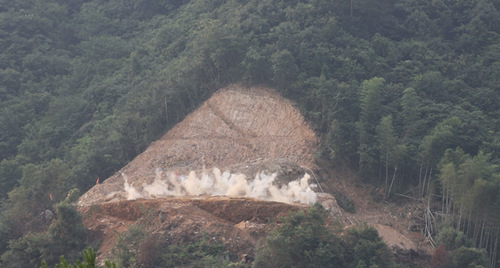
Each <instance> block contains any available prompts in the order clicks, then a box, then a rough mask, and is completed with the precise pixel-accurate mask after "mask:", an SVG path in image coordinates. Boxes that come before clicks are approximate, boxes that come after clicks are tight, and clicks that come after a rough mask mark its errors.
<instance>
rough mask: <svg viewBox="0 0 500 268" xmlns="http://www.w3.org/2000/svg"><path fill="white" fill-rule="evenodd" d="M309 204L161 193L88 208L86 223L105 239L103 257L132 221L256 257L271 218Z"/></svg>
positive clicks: (167, 234)
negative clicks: (160, 196) (160, 194)
mask: <svg viewBox="0 0 500 268" xmlns="http://www.w3.org/2000/svg"><path fill="white" fill-rule="evenodd" d="M301 208H304V206H302V205H290V204H285V203H279V202H268V201H261V200H256V199H249V198H227V197H200V198H158V199H147V200H146V199H140V200H129V201H118V202H111V203H104V204H101V205H95V206H91V207H86V208H84V209H82V213H83V215H84V217H83V223H84V225H85V227H86V228H88V229H89V230H90V231H92V232H93V233H94V235H95V236H97V237H99V238H100V239H101V241H102V244H101V246H100V248H99V252H101V253H103V255H101V256H99V259H101V260H102V259H106V258H107V257H109V256H107V254H109V252H110V251H111V248H112V247H113V245H114V244H115V242H116V241H117V239H118V236H119V234H120V233H122V232H124V231H126V230H128V229H129V228H130V227H131V226H134V225H135V226H141V228H143V229H144V230H146V231H148V232H150V233H153V234H158V235H164V236H165V237H166V238H165V237H164V239H168V241H170V242H171V244H177V243H179V242H181V241H197V240H201V239H202V238H203V236H205V237H208V238H209V239H213V240H214V241H217V242H220V243H222V244H223V245H224V246H225V248H226V249H228V250H229V251H230V252H229V253H230V254H231V255H232V256H236V257H239V256H241V255H242V254H247V255H248V256H253V249H254V247H255V244H256V243H257V241H258V239H260V238H262V237H263V236H264V235H265V234H266V233H267V231H268V229H269V225H268V223H269V220H271V219H277V218H278V217H279V216H285V215H287V214H288V213H290V212H292V211H297V210H299V209H301Z"/></svg>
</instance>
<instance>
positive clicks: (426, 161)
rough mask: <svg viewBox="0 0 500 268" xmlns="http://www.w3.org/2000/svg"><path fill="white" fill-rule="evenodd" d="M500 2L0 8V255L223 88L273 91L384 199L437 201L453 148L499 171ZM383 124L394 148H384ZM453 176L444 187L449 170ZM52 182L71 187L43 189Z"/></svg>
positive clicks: (330, 154) (489, 188)
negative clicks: (71, 193) (400, 196)
mask: <svg viewBox="0 0 500 268" xmlns="http://www.w3.org/2000/svg"><path fill="white" fill-rule="evenodd" d="M499 7H500V6H499V5H498V3H497V2H495V1H493V2H491V1H484V0H474V1H431V2H429V1H403V0H390V1H385V2H384V1H368V0H360V1H347V0H341V1H323V0H306V1H284V0H278V1H258V0H250V1H202V0H192V1H156V0H155V1H144V0H141V1H120V0H110V1H98V0H89V1H76V0H68V1H56V0H48V1H34V2H33V1H31V2H30V1H20V0H13V1H1V2H0V40H1V41H0V189H1V191H0V195H1V197H0V199H4V198H6V199H5V200H4V202H2V209H1V210H2V211H0V212H1V213H2V218H1V220H0V222H2V223H1V224H0V227H1V228H2V230H0V236H1V237H2V239H0V240H1V242H0V250H1V251H3V250H5V249H6V247H5V246H2V245H1V244H4V245H6V243H7V242H6V241H8V240H10V239H17V238H19V237H21V236H22V235H23V234H24V233H25V231H26V230H22V228H19V226H22V224H19V223H20V222H23V221H24V222H25V221H28V219H29V218H31V217H34V216H36V215H37V214H38V213H40V212H41V211H43V210H45V209H46V208H48V207H49V206H50V205H51V203H50V202H49V201H48V200H47V198H46V197H47V196H48V194H49V193H50V192H52V194H53V195H54V197H55V199H56V200H57V201H56V202H58V201H61V200H62V199H63V198H64V197H65V196H66V194H67V191H68V190H69V189H72V188H73V187H78V188H79V189H80V190H81V191H82V192H85V191H87V190H88V189H89V188H90V187H92V186H93V185H94V182H95V180H96V178H97V177H100V178H107V177H108V176H110V175H111V174H113V173H114V172H116V170H118V169H119V168H121V167H122V166H124V165H125V164H126V163H127V162H128V161H130V160H131V159H133V158H134V157H135V156H136V155H137V154H139V153H140V152H142V151H143V150H144V149H145V148H146V146H148V145H149V144H150V143H151V142H152V141H154V140H155V139H157V138H158V137H160V136H161V135H162V134H163V133H165V131H166V130H168V129H169V128H170V127H172V126H173V125H174V124H175V123H177V122H179V121H180V120H182V119H183V118H184V116H185V115H186V114H187V113H188V112H190V111H192V110H193V109H195V108H196V107H198V106H199V105H200V104H201V102H202V101H203V100H205V99H206V98H208V97H209V96H210V95H211V94H212V93H213V92H214V91H215V90H217V89H218V88H220V87H223V86H225V85H227V84H229V83H239V82H242V81H243V82H244V83H247V84H250V85H267V86H271V87H275V88H277V89H279V91H280V92H281V93H282V94H283V95H284V96H285V97H288V98H290V99H292V100H293V101H294V102H296V103H297V105H298V106H299V107H300V108H301V109H302V111H304V114H305V115H306V116H307V118H308V119H309V121H310V122H311V124H312V125H313V126H314V127H315V129H316V130H317V132H318V134H319V135H320V138H321V142H322V144H321V146H320V147H321V148H323V149H324V151H323V152H321V153H322V156H325V157H327V158H329V160H332V163H336V164H347V165H350V167H353V168H355V169H359V171H360V174H361V175H362V176H363V177H365V178H367V179H368V181H370V182H372V183H374V184H376V186H377V187H380V186H381V185H380V184H381V183H382V182H381V180H377V179H376V177H377V176H381V175H378V174H381V173H382V172H378V171H379V170H380V169H381V167H385V171H384V172H385V174H383V175H385V177H386V181H389V180H388V179H389V178H391V180H390V181H391V183H390V184H389V188H390V192H401V191H403V190H404V191H406V190H408V189H413V188H415V187H416V186H421V187H423V186H424V185H428V186H429V185H432V186H433V187H436V189H435V190H436V192H438V191H440V189H439V188H438V187H439V186H440V185H438V184H434V182H435V181H434V179H433V176H435V174H436V172H435V171H436V168H438V165H439V160H440V159H441V157H442V156H443V154H444V152H445V151H446V150H447V149H453V150H454V149H455V148H456V147H461V148H462V149H463V150H464V152H465V154H469V155H470V156H474V155H477V154H478V153H479V152H480V151H481V150H482V151H483V152H484V154H485V155H488V154H491V160H489V161H490V162H491V163H498V162H499V157H500V154H499V153H498V151H499V148H500V145H499V144H500V142H498V140H499V137H498V135H497V134H496V133H498V130H499V129H498V126H499V125H500V124H499V121H498V120H499V119H498V118H500V114H499V112H498V108H497V106H498V105H497V103H498V101H500V93H499V92H500V90H499V89H500V88H499V86H498V85H500V81H499V80H498V77H500V75H499V74H500V73H499V71H498V70H500V68H499V65H498V62H499V61H500V53H499V51H500V50H499V46H498V44H499V43H500V42H499V40H500V31H499V27H497V25H498V24H499V23H500V21H499V18H500V16H499ZM389 116H391V117H392V131H389V132H387V131H386V132H384V133H385V134H387V133H390V134H391V135H385V137H390V138H391V139H386V140H385V141H386V142H385V145H387V144H388V142H387V141H388V140H392V138H393V139H394V140H396V141H397V142H396V144H394V147H392V148H388V147H387V146H385V147H384V146H382V145H384V142H382V140H383V139H382V136H384V135H382V134H383V133H382V132H383V131H382V129H385V130H389V129H390V128H389V124H387V123H388V118H389ZM382 118H385V120H384V122H382V121H381V119H382ZM381 123H384V124H381ZM383 125H385V126H386V127H385V128H382V126H383ZM377 126H381V127H380V128H379V132H378V133H379V136H377ZM381 147H384V148H385V150H382V149H381ZM388 152H389V154H388ZM391 154H392V157H388V155H389V156H390V155H391ZM54 159H58V160H56V161H62V163H64V165H66V167H63V165H59V164H57V163H53V162H52V161H54ZM474 163H475V162H474ZM56 164H57V165H56ZM49 166H51V167H50V168H51V169H52V168H54V170H58V171H57V172H54V173H53V175H54V176H52V175H50V176H49V175H48V174H49V170H48V169H47V168H48V167H49ZM443 167H444V165H443ZM455 169H456V170H458V169H459V168H458V167H455ZM388 170H389V171H388ZM456 170H455V171H456ZM59 171H60V172H61V174H63V175H60V176H59V175H57V174H59ZM432 171H434V172H432ZM21 172H22V174H21ZM447 172H448V175H449V176H448V178H449V180H448V181H451V177H452V176H451V175H452V174H453V172H452V170H451V166H449V167H448V171H447ZM458 174H459V173H458ZM387 175H390V176H387ZM47 176H49V179H48V180H47V178H48V177H47ZM495 176H497V175H494V174H493V175H492V176H490V177H489V178H483V180H479V178H475V179H474V182H475V183H472V184H470V183H469V184H467V185H468V187H472V188H471V189H474V192H475V193H481V195H478V194H473V195H470V196H469V197H468V198H469V199H468V202H471V200H472V199H470V198H472V197H474V198H477V197H481V198H480V199H481V200H482V201H488V202H492V204H495V202H497V201H496V199H495V198H494V197H493V196H494V194H493V193H496V191H497V190H498V189H497V186H496V185H497V184H498V183H496V180H495V179H492V178H493V177H495ZM50 177H54V181H58V183H59V182H61V177H65V178H67V179H63V181H64V183H63V184H62V185H63V186H62V187H60V188H59V190H53V185H58V183H52V182H50V181H52V178H50ZM440 181H441V180H440ZM454 181H455V182H456V183H458V182H459V180H454ZM422 182H424V183H422ZM393 183H394V184H393ZM425 183H427V184H425ZM386 184H388V183H386ZM443 185H444V184H443ZM390 186H393V187H392V188H391V187H390ZM445 187H448V188H447V189H449V190H450V191H452V188H449V187H451V186H445ZM457 187H458V186H457ZM386 188H387V187H386ZM426 191H427V190H426V189H420V193H426ZM449 194H450V196H449V197H451V195H458V194H459V193H458V192H454V190H453V192H450V193H449ZM445 195H447V193H446V192H445ZM448 199H449V198H448ZM449 200H451V199H449ZM475 202H479V199H477V200H476V201H475ZM450 204H451V203H450ZM458 206H460V205H458ZM447 207H448V208H449V211H452V210H453V211H457V212H458V211H460V209H459V208H457V207H453V206H452V205H449V206H447ZM473 207H475V208H478V207H477V206H473ZM481 209H482V210H486V209H488V210H489V212H490V214H491V215H495V216H493V218H495V219H497V218H498V217H500V216H497V215H499V213H497V212H496V211H495V210H494V209H489V207H488V206H484V207H483V208H481ZM493 212H494V213H493ZM476 216H477V215H476ZM464 217H465V216H464ZM477 217H479V216H477ZM462 221H463V218H462ZM476 221H480V217H479V218H477V219H475V220H473V222H476ZM486 221H487V222H490V221H492V220H486ZM477 224H481V223H480V222H477ZM461 226H463V224H462V225H461ZM488 233H495V230H493V229H491V232H488ZM4 235H5V236H6V237H5V238H6V239H4ZM365 264H366V265H368V264H367V263H365ZM360 265H362V263H361V264H360Z"/></svg>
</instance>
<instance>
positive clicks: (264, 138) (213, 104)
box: [79, 85, 318, 206]
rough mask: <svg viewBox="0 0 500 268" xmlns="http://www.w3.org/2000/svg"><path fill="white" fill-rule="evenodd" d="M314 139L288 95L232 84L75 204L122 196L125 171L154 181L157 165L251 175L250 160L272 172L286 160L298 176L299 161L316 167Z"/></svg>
mask: <svg viewBox="0 0 500 268" xmlns="http://www.w3.org/2000/svg"><path fill="white" fill-rule="evenodd" d="M317 142H318V140H317V137H316V135H315V133H314V131H312V129H311V128H310V127H309V126H308V125H307V123H306V121H305V120H304V118H303V117H302V115H301V114H300V112H299V111H298V110H297V109H296V108H295V107H294V106H293V105H292V103H291V102H290V101H288V100H286V99H284V98H282V97H280V96H279V95H278V94H277V93H275V92H273V91H272V90H270V89H265V88H245V87H241V86H237V85H232V86H229V87H227V88H225V89H222V90H220V91H218V92H217V93H215V94H214V95H213V96H212V97H211V98H210V99H209V100H207V101H206V102H205V103H204V104H203V105H202V106H201V107H199V108H198V109H197V110H195V111H194V112H192V113H191V114H189V115H188V116H187V117H186V118H185V119H184V120H183V121H182V122H181V123H179V124H178V125H176V126H175V127H174V128H172V129H171V130H170V131H168V133H167V134H165V135H164V136H163V137H162V138H161V139H160V140H158V141H156V142H154V143H152V144H151V145H150V146H149V147H148V148H147V150H146V151H145V152H143V153H142V154H140V155H139V156H137V157H136V158H135V159H134V160H133V161H131V162H130V163H129V164H128V165H126V166H125V167H124V168H122V169H121V170H120V171H119V172H117V173H116V174H114V175H113V176H111V177H110V178H109V179H107V180H106V181H105V182H104V183H102V184H100V185H97V186H95V187H94V188H92V189H91V190H90V191H88V192H87V193H86V194H85V195H83V196H82V197H81V199H80V202H79V205H80V206H88V205H92V204H97V203H102V202H106V201H111V200H121V199H125V198H126V196H125V195H124V194H123V193H124V182H125V177H126V178H128V182H129V183H130V184H131V185H132V186H134V187H135V189H137V190H138V191H139V192H141V188H142V187H143V185H144V184H150V183H152V182H153V181H154V179H155V177H156V173H157V171H158V170H162V171H171V172H175V173H177V174H184V175H187V174H188V172H189V171H192V170H198V171H200V170H201V169H202V168H203V167H207V168H209V169H210V168H212V167H218V168H220V169H221V170H222V171H224V170H226V169H237V170H235V171H237V172H242V173H245V171H249V172H248V173H249V174H246V175H247V176H250V177H252V176H255V173H253V174H250V173H251V171H253V170H252V168H251V167H250V166H249V164H252V163H254V164H256V165H261V166H262V167H263V168H265V169H266V168H267V169H271V170H270V171H271V172H276V171H277V170H281V169H280V166H283V165H285V166H288V167H289V168H288V170H289V173H290V172H292V173H293V172H296V173H298V174H297V178H300V176H301V175H303V171H300V170H298V169H300V168H298V169H297V167H298V166H299V167H300V166H305V167H307V168H315V166H314V161H313V154H314V150H315V149H316V146H317ZM270 163H272V164H270ZM276 165H278V168H274V169H275V170H272V169H273V168H272V166H276ZM256 169H258V170H260V167H259V168H256ZM254 170H255V168H254ZM294 179H295V178H294Z"/></svg>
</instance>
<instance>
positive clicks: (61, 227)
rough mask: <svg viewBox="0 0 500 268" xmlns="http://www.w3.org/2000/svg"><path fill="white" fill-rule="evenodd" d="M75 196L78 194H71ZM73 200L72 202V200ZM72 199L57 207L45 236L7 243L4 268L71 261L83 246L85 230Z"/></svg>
mask: <svg viewBox="0 0 500 268" xmlns="http://www.w3.org/2000/svg"><path fill="white" fill-rule="evenodd" d="M71 193H72V194H73V196H75V197H76V196H77V195H78V194H77V192H75V191H72V192H71ZM75 197H73V198H75ZM71 200H72V199H71V197H68V198H67V199H66V200H64V201H62V202H60V203H59V204H57V205H56V219H55V220H53V221H52V224H50V226H49V227H48V230H47V232H44V233H28V234H25V235H23V236H22V237H21V238H19V239H17V240H11V241H10V242H9V246H8V250H6V251H5V252H4V253H3V254H2V256H1V259H2V262H3V265H5V267H36V266H37V265H38V264H40V262H41V261H42V260H45V261H46V262H47V263H48V264H54V263H56V262H57V261H58V258H59V256H62V255H65V256H67V257H69V258H70V259H71V260H73V259H75V258H76V257H77V254H78V252H80V250H82V248H84V246H85V243H86V237H85V232H86V231H85V229H84V227H83V225H82V223H81V218H80V215H79V214H78V212H77V211H76V208H75V207H74V205H72V204H70V203H69V202H70V201H71Z"/></svg>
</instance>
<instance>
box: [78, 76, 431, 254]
mask: <svg viewBox="0 0 500 268" xmlns="http://www.w3.org/2000/svg"><path fill="white" fill-rule="evenodd" d="M317 146H318V139H317V137H316V135H315V133H314V131H313V130H312V129H311V128H310V127H309V126H308V124H307V123H306V121H305V120H304V118H303V117H302V116H301V114H300V112H299V111H298V110H297V109H296V108H295V107H294V105H293V103H291V102H290V101H288V100H285V99H284V98H282V97H280V96H279V95H278V94H277V93H275V92H274V91H273V90H271V89H266V88H247V87H242V86H238V85H232V86H229V87H227V88H225V89H222V90H220V91H218V92H217V93H216V94H214V96H212V97H211V98H210V99H209V100H207V101H206V102H205V103H204V104H203V105H201V106H200V107H199V108H198V109H197V110H196V111H194V112H193V113H191V114H190V115H188V116H187V117H186V119H185V120H184V121H182V122H181V123H179V124H178V125H177V126H175V127H174V128H173V129H171V130H170V131H169V132H168V133H167V134H165V135H164V136H163V137H162V138H161V139H160V140H158V141H156V142H154V143H152V144H151V145H150V146H149V147H148V148H147V149H146V151H145V152H144V153H142V154H141V155H139V156H138V157H136V158H135V159H134V160H133V161H131V162H130V163H129V164H128V165H126V166H125V167H124V168H122V169H121V170H120V171H119V172H117V173H116V174H115V175H113V176H111V177H110V178H109V179H107V180H105V181H104V183H102V184H99V185H96V186H95V187H93V188H92V189H91V190H90V191H88V192H87V193H85V194H84V195H83V196H82V197H81V198H80V201H79V203H78V207H79V210H80V211H81V212H82V214H83V219H84V225H85V227H87V228H89V229H90V230H92V231H93V232H94V233H95V234H96V235H97V236H98V238H99V239H100V240H101V241H102V242H101V244H100V248H99V252H100V254H101V255H100V257H99V258H100V259H102V258H103V257H106V256H107V255H108V254H109V252H110V250H111V248H112V247H113V245H114V244H115V243H116V241H117V237H118V234H119V233H122V232H124V231H126V230H128V229H129V228H130V227H131V226H135V225H140V226H142V228H145V229H146V230H147V231H149V232H152V233H156V234H163V235H168V236H169V239H171V241H172V243H176V242H179V241H181V240H184V241H185V240H186V239H187V240H193V241H195V240H197V239H201V237H202V236H203V235H206V236H207V237H210V238H212V239H214V240H217V241H219V242H222V243H223V244H224V245H225V246H226V248H228V249H229V250H230V251H231V254H233V255H234V256H241V255H242V254H248V255H249V256H251V255H253V249H254V247H255V245H256V242H257V240H258V239H260V238H262V237H263V236H264V235H265V234H266V233H267V231H268V230H269V226H270V225H269V224H268V221H269V220H275V219H276V218H277V216H280V215H286V214H288V213H290V212H291V211H296V210H298V209H302V208H305V207H306V206H304V205H299V204H285V203H277V202H269V201H263V200H256V199H251V198H229V197H223V196H219V197H210V196H197V197H164V198H157V199H137V200H126V199H127V198H126V197H127V195H126V194H125V189H124V176H126V177H127V178H128V182H129V183H130V184H131V185H132V186H134V187H135V189H136V190H137V191H138V192H140V191H141V190H142V188H141V187H143V185H145V184H150V183H152V182H153V181H154V180H155V171H157V170H159V169H160V170H168V171H172V172H176V173H179V174H187V172H189V171H190V170H196V171H198V172H200V170H202V168H204V167H207V168H211V167H218V168H220V169H221V170H226V169H227V170H231V171H233V172H240V173H243V174H246V175H247V176H248V177H252V176H254V175H255V174H256V173H257V172H260V171H267V172H269V173H277V174H278V181H281V182H287V181H290V180H295V179H297V178H300V177H302V175H304V173H305V172H308V173H310V174H311V173H313V172H314V173H315V174H316V175H317V177H316V176H314V178H316V179H318V180H319V182H320V183H321V186H322V189H323V190H324V191H325V194H319V195H318V201H320V202H321V203H322V204H323V205H324V207H325V208H327V209H328V210H329V211H330V215H331V216H333V217H337V218H338V219H340V220H341V222H342V223H343V224H344V225H346V226H348V225H350V224H353V223H356V222H367V223H368V224H371V225H372V226H374V227H375V228H376V229H377V230H378V231H379V234H380V235H381V237H382V238H383V240H384V241H385V242H386V243H387V244H388V245H389V247H394V246H396V247H398V248H400V249H404V250H418V249H421V248H425V247H424V246H423V245H425V243H424V241H423V240H422V239H421V238H420V237H419V236H418V235H417V234H416V233H412V232H410V231H409V230H408V228H409V226H411V225H412V221H413V218H412V213H413V215H415V214H417V213H418V208H416V207H414V206H412V205H404V204H402V205H394V204H381V203H380V202H376V201H374V200H375V198H374V194H373V193H372V192H373V191H372V190H371V189H370V188H368V187H366V186H363V185H362V184H360V183H356V178H355V176H354V175H353V174H351V173H350V172H349V171H348V170H342V171H339V170H330V169H320V168H318V166H317V165H316V164H315V161H314V157H313V156H314V154H315V151H316V150H317ZM124 174H126V175H124ZM312 175H314V174H312ZM316 191H319V189H316ZM335 192H337V193H338V192H341V193H343V194H344V195H346V196H347V197H348V198H349V199H351V200H353V201H354V203H355V206H356V213H348V212H345V211H343V210H342V209H341V208H340V207H339V206H338V204H337V202H336V200H335V198H333V197H332V196H331V195H330V194H327V193H335Z"/></svg>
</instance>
